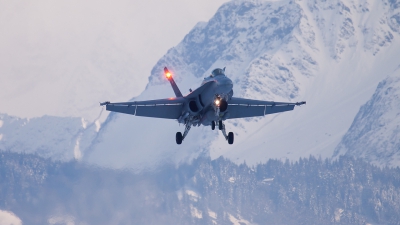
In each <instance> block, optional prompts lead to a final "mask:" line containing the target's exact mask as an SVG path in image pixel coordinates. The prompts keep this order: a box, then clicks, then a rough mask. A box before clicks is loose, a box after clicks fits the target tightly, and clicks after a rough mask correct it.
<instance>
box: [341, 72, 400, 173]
mask: <svg viewBox="0 0 400 225" xmlns="http://www.w3.org/2000/svg"><path fill="white" fill-rule="evenodd" d="M340 154H348V155H352V156H355V157H362V158H365V159H366V160H368V161H371V162H374V163H376V164H378V165H380V166H399V164H400V70H399V69H397V70H396V71H395V73H393V74H392V75H391V76H389V77H388V78H386V79H385V80H383V81H382V82H380V83H379V85H378V88H377V89H376V91H375V93H374V95H373V96H372V98H371V99H370V100H369V101H368V102H367V103H366V104H364V105H363V106H362V107H361V108H360V111H359V112H358V113H357V116H356V117H355V119H354V121H353V124H352V125H351V127H350V129H349V130H348V131H347V133H346V134H345V135H344V137H343V139H342V141H341V142H340V144H339V145H338V146H337V148H336V150H335V155H340Z"/></svg>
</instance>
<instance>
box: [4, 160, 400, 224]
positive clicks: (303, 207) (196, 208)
mask: <svg viewBox="0 0 400 225" xmlns="http://www.w3.org/2000/svg"><path fill="white" fill-rule="evenodd" d="M0 210H9V211H12V212H13V213H15V214H16V215H17V216H18V217H20V218H21V220H22V221H23V223H24V224H46V223H49V221H59V223H63V222H62V220H64V221H67V220H68V221H73V222H74V223H75V224H232V223H233V222H236V223H239V224H368V223H371V224H400V169H399V168H379V167H376V166H373V165H371V164H369V163H366V162H364V161H362V160H358V159H354V158H348V157H340V158H339V159H338V160H334V161H332V160H321V159H317V158H315V157H312V156H310V157H309V158H301V159H299V160H298V161H297V162H294V163H292V162H289V161H286V162H282V161H279V160H269V161H268V162H267V163H264V164H259V165H257V166H254V167H251V166H247V165H246V164H241V165H237V164H235V163H233V162H231V161H230V160H228V159H224V158H222V157H221V158H218V159H216V160H210V159H209V158H205V157H202V158H198V159H196V160H194V161H193V162H192V163H190V164H184V165H181V166H179V167H176V166H173V165H166V166H163V167H162V168H159V169H158V170H157V171H151V172H143V173H140V174H135V173H132V172H130V171H127V170H126V171H123V170H111V169H105V168H97V167H93V166H88V165H85V164H82V163H79V162H75V161H73V162H58V161H52V160H50V159H43V158H41V157H39V156H36V155H30V154H18V153H11V152H0ZM60 221H61V222H60ZM64 223H65V222H64Z"/></svg>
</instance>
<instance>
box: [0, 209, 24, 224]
mask: <svg viewBox="0 0 400 225" xmlns="http://www.w3.org/2000/svg"><path fill="white" fill-rule="evenodd" d="M0 224H2V225H22V221H21V219H20V218H18V217H17V216H16V215H15V214H14V213H12V212H9V211H3V210H0Z"/></svg>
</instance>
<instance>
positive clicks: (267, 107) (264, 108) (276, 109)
mask: <svg viewBox="0 0 400 225" xmlns="http://www.w3.org/2000/svg"><path fill="white" fill-rule="evenodd" d="M303 104H306V102H296V103H292V102H273V101H260V100H253V99H245V98H235V97H232V98H231V99H230V100H229V101H228V113H229V116H228V118H229V119H236V118H244V117H254V116H264V115H267V114H273V113H280V112H285V111H290V110H293V109H294V107H295V106H296V105H297V106H298V105H303Z"/></svg>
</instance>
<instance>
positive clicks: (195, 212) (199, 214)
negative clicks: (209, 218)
mask: <svg viewBox="0 0 400 225" xmlns="http://www.w3.org/2000/svg"><path fill="white" fill-rule="evenodd" d="M190 213H191V214H192V216H193V217H195V218H199V219H201V218H203V213H202V212H201V211H200V210H199V209H197V208H196V207H194V206H193V205H190Z"/></svg>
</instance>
